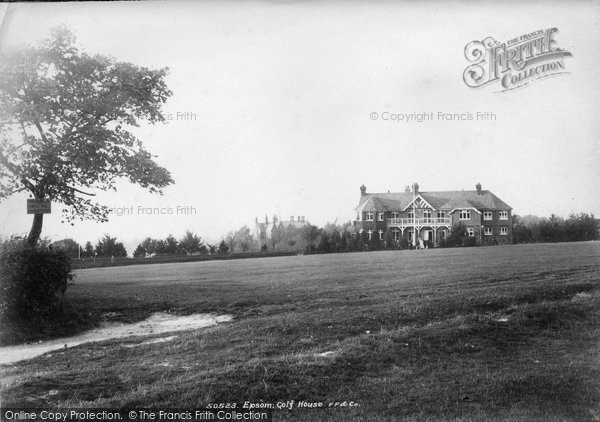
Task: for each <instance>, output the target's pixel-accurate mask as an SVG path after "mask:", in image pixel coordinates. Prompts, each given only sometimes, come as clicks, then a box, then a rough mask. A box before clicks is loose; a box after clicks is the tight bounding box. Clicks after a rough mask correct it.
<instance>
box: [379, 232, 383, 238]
mask: <svg viewBox="0 0 600 422" xmlns="http://www.w3.org/2000/svg"><path fill="white" fill-rule="evenodd" d="M379 240H383V230H379Z"/></svg>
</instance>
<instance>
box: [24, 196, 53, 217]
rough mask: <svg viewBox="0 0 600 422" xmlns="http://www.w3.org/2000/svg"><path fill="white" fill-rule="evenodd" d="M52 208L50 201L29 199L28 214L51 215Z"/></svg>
mask: <svg viewBox="0 0 600 422" xmlns="http://www.w3.org/2000/svg"><path fill="white" fill-rule="evenodd" d="M51 212H52V206H51V203H50V200H49V199H43V200H39V199H28V200H27V214H50V213H51Z"/></svg>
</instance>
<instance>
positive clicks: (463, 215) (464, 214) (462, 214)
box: [458, 210, 471, 220]
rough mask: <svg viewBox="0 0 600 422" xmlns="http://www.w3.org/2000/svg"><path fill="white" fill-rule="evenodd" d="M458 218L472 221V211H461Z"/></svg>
mask: <svg viewBox="0 0 600 422" xmlns="http://www.w3.org/2000/svg"><path fill="white" fill-rule="evenodd" d="M458 218H459V219H460V220H470V219H471V210H460V212H459V213H458Z"/></svg>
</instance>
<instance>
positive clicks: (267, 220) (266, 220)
mask: <svg viewBox="0 0 600 422" xmlns="http://www.w3.org/2000/svg"><path fill="white" fill-rule="evenodd" d="M265 224H269V217H267V214H265Z"/></svg>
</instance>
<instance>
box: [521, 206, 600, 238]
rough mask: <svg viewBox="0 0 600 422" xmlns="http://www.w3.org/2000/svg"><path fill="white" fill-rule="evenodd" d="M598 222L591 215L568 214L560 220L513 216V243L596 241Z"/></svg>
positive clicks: (555, 217) (552, 217)
mask: <svg viewBox="0 0 600 422" xmlns="http://www.w3.org/2000/svg"><path fill="white" fill-rule="evenodd" d="M599 227H600V225H599V222H598V220H597V219H596V218H594V215H593V214H586V213H583V212H582V213H579V214H570V215H569V217H568V218H566V219H565V218H562V217H559V216H557V215H554V214H552V215H551V216H550V217H549V218H544V217H537V216H535V215H526V216H524V217H521V216H518V215H515V216H513V242H514V243H535V242H577V241H586V240H598V239H599V238H600V233H599V232H598V230H599Z"/></svg>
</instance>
